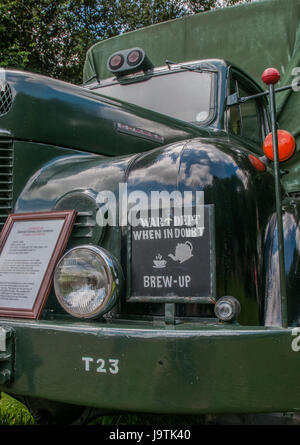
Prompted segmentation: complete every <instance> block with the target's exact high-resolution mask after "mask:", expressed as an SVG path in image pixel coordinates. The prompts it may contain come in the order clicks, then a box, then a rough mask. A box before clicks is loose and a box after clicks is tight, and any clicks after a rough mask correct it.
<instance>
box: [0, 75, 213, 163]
mask: <svg viewBox="0 0 300 445" xmlns="http://www.w3.org/2000/svg"><path fill="white" fill-rule="evenodd" d="M5 76H6V80H7V82H9V83H10V84H11V86H12V88H13V91H14V101H13V105H12V108H11V110H10V111H9V113H7V114H5V115H3V116H1V127H0V128H1V129H3V130H9V131H10V133H11V135H12V137H13V138H14V139H18V140H25V141H31V140H34V141H36V142H41V143H44V144H48V145H57V146H60V147H66V148H72V149H78V150H83V151H87V152H91V153H96V154H102V155H107V156H115V155H122V154H124V155H125V154H129V153H138V152H142V151H146V150H150V149H152V148H155V147H157V146H160V145H162V143H159V142H157V141H152V140H146V139H143V138H137V137H134V136H132V135H128V134H121V133H119V132H117V131H116V123H118V122H119V123H121V124H124V125H127V124H128V125H133V126H135V127H137V128H142V129H144V130H147V131H150V132H154V133H158V134H159V135H160V136H161V137H162V138H163V140H164V142H163V143H164V144H168V143H171V142H175V141H177V140H182V139H189V138H192V137H196V136H201V135H208V134H209V131H208V130H205V129H201V128H199V127H197V126H196V125H193V124H189V123H187V122H183V121H178V120H177V119H173V118H170V117H168V116H166V115H162V114H159V113H155V112H152V111H150V110H146V109H144V108H141V107H137V106H134V105H131V104H126V103H124V102H121V101H117V100H115V99H113V100H112V99H109V98H107V97H104V96H101V95H99V94H96V93H95V92H92V91H89V90H87V89H85V88H82V87H79V86H75V85H71V84H68V83H65V82H61V81H59V80H55V79H50V78H47V77H45V76H40V75H37V74H34V73H25V72H20V71H12V70H5ZM24 110H26V112H24Z"/></svg>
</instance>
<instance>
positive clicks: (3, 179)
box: [0, 132, 13, 230]
mask: <svg viewBox="0 0 300 445" xmlns="http://www.w3.org/2000/svg"><path fill="white" fill-rule="evenodd" d="M12 191H13V142H12V140H11V139H10V138H7V137H3V135H2V134H1V132H0V230H1V229H2V227H3V225H4V223H5V221H6V218H7V217H8V215H9V214H10V213H11V212H12V204H13V196H12Z"/></svg>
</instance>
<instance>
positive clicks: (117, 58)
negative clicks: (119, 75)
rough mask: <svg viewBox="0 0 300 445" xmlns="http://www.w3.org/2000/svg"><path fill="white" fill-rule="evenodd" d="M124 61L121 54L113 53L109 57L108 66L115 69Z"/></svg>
mask: <svg viewBox="0 0 300 445" xmlns="http://www.w3.org/2000/svg"><path fill="white" fill-rule="evenodd" d="M123 63H124V57H123V55H122V54H114V55H113V56H112V57H111V58H110V59H109V62H108V64H109V66H110V68H111V69H112V70H117V69H118V68H120V67H121V66H122V65H123Z"/></svg>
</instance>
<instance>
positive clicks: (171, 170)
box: [128, 138, 274, 324]
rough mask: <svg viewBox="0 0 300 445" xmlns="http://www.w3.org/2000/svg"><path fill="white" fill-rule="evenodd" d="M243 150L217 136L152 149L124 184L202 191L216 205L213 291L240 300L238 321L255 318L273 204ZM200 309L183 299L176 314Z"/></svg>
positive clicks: (267, 184) (267, 180) (269, 184)
mask: <svg viewBox="0 0 300 445" xmlns="http://www.w3.org/2000/svg"><path fill="white" fill-rule="evenodd" d="M247 155H248V153H247V151H245V150H244V149H243V148H242V147H238V146H235V149H234V150H232V149H231V148H230V145H229V144H228V141H226V140H222V139H221V138H220V139H215V140H214V139H199V140H193V141H190V142H188V141H187V142H186V143H185V144H177V145H175V146H172V147H169V148H167V149H165V150H160V149H157V150H155V151H152V152H150V153H146V154H143V155H140V156H139V158H137V160H136V161H135V163H134V165H133V166H132V168H131V170H130V174H129V178H128V190H129V191H130V190H135V189H142V190H144V191H146V192H147V193H148V194H150V192H151V191H152V190H158V191H162V190H167V191H173V190H174V189H178V190H179V191H181V192H183V191H184V190H193V191H196V190H203V191H204V196H205V204H214V205H215V221H216V227H215V233H216V263H217V264H216V265H217V270H216V276H217V283H216V284H217V296H218V297H221V296H224V295H233V296H235V297H236V298H237V299H238V300H239V301H240V302H241V306H242V313H241V317H240V321H241V322H242V323H247V324H259V323H260V322H262V320H263V314H262V308H263V293H264V275H263V255H264V237H265V232H266V227H267V224H268V221H269V218H270V215H271V214H272V212H273V209H274V195H273V178H272V176H271V175H270V174H269V173H264V174H262V173H258V172H257V171H255V170H254V169H253V167H252V166H251V164H250V162H249V159H248V156H247ZM162 309H163V308H161V310H162ZM203 309H204V308H201V305H200V306H199V305H187V306H185V311H182V309H181V314H182V315H194V316H196V315H199V314H200V313H201V310H203ZM204 311H205V313H206V314H208V313H209V310H208V309H207V308H205V309H204Z"/></svg>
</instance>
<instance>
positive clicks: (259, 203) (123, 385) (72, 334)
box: [0, 0, 300, 413]
mask: <svg viewBox="0 0 300 445" xmlns="http://www.w3.org/2000/svg"><path fill="white" fill-rule="evenodd" d="M288 2H289V4H290V5H291V6H292V12H289V13H288V12H287V10H288V8H286V7H283V6H282V5H281V4H280V3H279V1H278V0H272V2H270V1H267V2H260V3H259V4H257V5H245V6H243V7H237V8H230V9H228V10H224V11H215V12H212V13H209V14H203V15H201V16H195V17H190V18H185V19H182V20H176V21H172V22H169V23H166V24H162V25H158V26H154V27H150V28H148V29H145V30H141V31H136V32H134V33H130V34H125V35H124V36H123V37H120V38H115V39H110V40H109V41H107V42H104V43H100V44H99V45H98V44H97V45H96V46H95V47H93V48H92V49H91V50H90V51H89V53H88V55H87V65H86V68H85V75H86V76H87V75H89V72H88V70H89V69H91V70H93V69H95V70H96V71H97V75H99V76H100V77H101V75H102V74H101V73H102V66H103V60H104V59H105V57H106V56H105V54H106V53H105V51H106V52H107V54H108V55H109V54H110V52H113V50H115V49H121V48H126V47H129V46H142V47H143V48H144V49H146V52H147V53H148V54H149V56H150V58H152V54H151V51H150V50H151V49H153V54H154V60H153V61H154V62H155V64H156V65H159V64H162V63H163V62H164V60H163V58H165V57H168V58H170V59H175V60H176V61H183V60H188V59H190V60H191V59H203V58H204V57H210V58H211V57H216V56H218V55H219V54H220V55H221V54H222V58H223V57H227V56H230V55H231V54H232V55H234V59H232V60H233V61H234V62H235V61H236V62H237V64H238V65H242V67H243V68H244V69H245V70H247V71H248V72H250V74H253V73H254V71H253V70H256V71H255V72H256V74H257V73H259V75H260V74H261V72H262V71H263V70H264V68H266V66H267V65H269V62H270V63H271V61H272V60H274V58H273V56H274V54H275V52H277V53H278V60H280V61H281V65H282V66H283V67H287V66H288V67H289V68H288V69H287V68H286V69H287V72H289V75H290V72H291V67H292V63H294V61H295V58H293V57H290V56H291V54H285V53H284V51H282V47H281V46H280V47H278V45H277V44H276V45H275V46H276V48H274V51H275V52H274V51H273V52H272V54H271V56H272V57H271V56H270V57H269V56H268V57H267V54H269V53H268V51H266V52H265V53H264V52H263V51H260V53H259V54H260V56H259V58H258V60H257V61H256V60H255V63H254V62H253V59H251V57H248V56H249V54H251V53H252V51H254V52H255V54H256V56H257V54H258V50H257V44H258V43H257V42H259V39H258V36H259V35H260V34H259V33H258V30H257V29H256V27H258V29H261V30H262V24H264V22H265V16H266V10H267V9H266V8H269V7H270V5H271V4H272V5H273V6H274V11H275V12H272V14H273V13H274V14H275V13H276V14H279V13H280V12H282V13H284V15H283V18H282V17H281V18H280V19H278V18H277V15H276V16H275V21H276V26H277V25H278V32H279V31H282V35H283V36H284V38H283V41H284V43H285V44H286V43H290V44H291V46H290V48H292V49H291V51H294V48H295V47H296V46H295V45H296V41H297V38H296V31H295V30H296V28H297V26H298V22H297V23H296V18H297V17H298V12H299V5H300V1H299V0H288ZM257 13H259V14H257ZM255 14H257V17H256V15H255ZM289 14H290V15H289ZM253 15H255V17H256V19H257V22H255V24H254V23H253V21H252V22H251V20H252V19H253ZM288 16H289V17H290V18H291V25H290V27H287V17H288ZM245 17H246V22H247V23H248V25H247V26H246V24H245ZM272 17H273V15H272ZM279 17H280V14H279ZM248 20H249V22H248ZM233 22H234V23H235V28H234V29H232V33H230V35H229V34H228V32H226V36H227V37H228V38H227V39H224V38H223V36H224V35H225V30H227V31H228V29H229V25H231V26H232V23H233ZM250 22H251V26H250V25H249V23H250ZM199 24H200V25H201V27H199ZM273 24H274V20H273ZM272 26H273V25H272ZM212 27H213V29H214V30H215V29H216V27H217V30H218V32H215V33H211V32H210V30H211V29H212ZM243 27H244V40H242V39H239V42H241V44H240V45H236V41H237V40H238V39H237V35H238V33H239V32H240V31H241V29H242V28H243ZM223 31H224V33H223ZM256 31H257V32H256ZM284 31H287V33H286V34H284ZM260 32H261V31H260ZM175 35H176V42H177V46H175V45H174V41H175V39H174V36H175ZM220 35H222V41H221V40H220ZM164 36H165V38H163V37H164ZM250 36H251V37H253V36H255V41H254V39H253V38H252V39H250ZM272 41H273V40H272V36H271V35H269V34H268V35H267V40H264V42H265V45H266V47H267V48H269V47H270V46H271V43H272ZM130 42H131V43H130ZM143 42H144V43H145V45H144V43H143ZM207 42H210V44H207ZM129 43H130V45H129ZM259 44H260V43H259ZM114 45H116V46H117V47H116V48H115V47H114ZM293 45H294V46H293ZM245 47H247V51H245ZM227 50H228V51H227ZM163 52H164V55H163V56H162V54H163ZM245 55H247V57H248V59H249V60H248V59H247V61H246V60H245ZM100 56H101V57H102V59H101V60H100V59H97V58H98V57H100ZM263 56H265V59H264V57H263ZM228 58H231V57H228ZM290 59H291V60H293V62H291V64H289V60H290ZM210 62H211V63H212V64H213V65H214V67H215V68H216V71H217V73H218V75H217V76H216V77H217V82H216V84H215V92H218V95H216V104H215V118H214V121H213V122H211V124H210V125H211V126H210V127H209V128H201V127H200V126H196V125H195V124H192V123H187V122H183V121H180V120H177V119H172V118H170V117H169V116H167V115H162V114H159V113H154V112H151V111H149V110H147V109H144V108H140V107H137V106H134V105H132V104H128V103H125V102H121V101H119V100H115V99H111V98H108V97H104V96H101V94H99V93H101V88H100V89H99V90H98V89H97V91H96V90H88V89H87V88H83V87H79V86H73V85H69V84H66V83H64V82H60V81H57V80H53V79H48V78H46V77H43V76H39V75H36V74H31V73H22V72H17V71H13V70H6V71H5V77H6V80H7V81H8V82H9V83H10V85H11V87H12V91H13V99H14V100H13V104H12V107H11V109H10V111H9V112H8V113H7V114H5V115H3V116H1V117H0V128H1V130H0V133H1V134H4V135H6V136H5V137H8V136H9V139H10V140H11V144H12V147H13V153H14V158H13V159H14V162H13V173H14V184H13V203H14V209H13V210H14V211H15V212H17V213H19V212H35V211H43V210H54V209H57V208H60V209H63V208H73V209H75V210H76V211H78V212H79V213H78V219H77V222H76V224H77V226H75V227H74V229H73V232H72V234H71V237H70V239H69V243H68V247H67V248H68V249H69V248H71V247H74V246H77V245H81V244H95V245H99V246H101V247H103V248H105V249H107V250H108V251H109V252H111V253H112V254H113V255H114V256H115V257H116V258H117V259H118V260H119V261H120V263H121V264H122V267H123V269H124V275H125V276H127V277H128V276H130V274H129V272H130V267H131V261H132V257H131V252H130V236H128V232H129V231H128V228H127V227H118V226H117V227H109V228H106V229H103V232H101V231H99V230H98V229H97V228H96V229H95V228H93V227H94V226H93V223H95V214H96V211H97V203H96V197H97V195H98V193H101V192H102V191H105V190H109V191H112V192H114V193H115V195H116V197H117V199H118V198H119V190H118V187H119V184H120V183H126V184H127V186H128V192H129V193H130V191H135V190H137V189H138V190H141V191H143V192H145V194H146V195H147V196H149V195H150V193H151V191H153V190H156V191H171V192H172V191H174V190H179V191H184V190H192V191H196V190H201V191H204V194H205V204H208V205H212V206H214V219H212V218H211V220H210V224H212V225H213V226H214V230H212V233H213V236H214V240H213V241H214V245H215V250H214V255H213V256H214V258H213V262H214V267H213V269H214V273H215V277H216V280H215V281H216V282H215V283H214V292H213V294H214V296H215V297H216V298H219V297H221V296H225V295H232V296H234V297H236V298H237V299H238V300H239V302H240V303H241V307H242V311H241V315H240V317H239V320H238V321H239V323H240V324H227V325H226V324H219V323H217V322H216V320H215V318H214V313H213V306H212V305H208V304H205V305H204V304H203V305H202V304H190V303H189V304H181V303H178V304H177V303H176V304H175V303H174V304H173V303H172V304H169V303H167V304H164V303H165V301H164V300H163V301H162V302H160V303H155V304H154V303H152V302H144V301H143V302H142V303H140V302H139V303H136V302H135V303H130V302H128V301H126V295H125V292H124V295H122V296H121V299H120V302H119V303H118V304H117V305H116V306H115V307H114V308H113V310H112V311H110V313H109V314H108V316H107V318H106V319H100V320H95V321H75V320H74V319H72V318H71V317H69V316H68V315H67V314H66V313H65V312H64V311H63V309H62V308H61V307H60V306H59V304H58V302H57V300H56V297H55V295H54V292H53V290H52V291H51V292H50V295H49V298H48V301H47V304H46V307H45V310H44V312H43V314H42V317H41V320H31V321H30V320H18V319H4V318H1V319H0V327H4V328H5V329H12V330H13V331H14V332H15V335H13V336H12V339H11V340H12V341H11V342H10V343H9V344H8V346H6V342H5V349H6V348H10V351H11V352H12V354H13V353H14V351H15V356H14V358H13V360H10V362H9V365H10V367H11V369H10V372H11V375H12V376H13V378H12V379H11V381H10V382H8V381H6V382H4V380H3V379H2V383H1V384H0V390H3V391H5V392H8V393H11V394H15V395H20V396H29V397H36V398H41V399H47V400H52V401H57V402H64V403H69V404H75V405H82V406H91V407H97V408H101V409H104V410H108V411H109V410H114V411H115V410H119V411H144V412H146V411H147V412H156V413H218V412H219V413H229V412H233V413H236V412H239V413H248V412H253V413H254V412H276V411H300V398H299V395H300V383H299V381H298V380H299V379H298V370H299V360H300V357H299V354H300V352H298V349H300V348H299V346H298V343H299V344H300V338H299V332H298V330H297V329H296V330H295V331H293V330H292V328H287V329H281V328H280V327H279V326H280V316H281V313H280V295H281V294H280V286H279V285H280V282H279V276H278V269H277V266H278V263H277V255H278V243H277V230H278V227H277V226H276V218H275V204H276V199H275V193H274V185H273V179H274V178H273V174H272V171H271V170H270V169H268V171H267V172H265V173H262V172H258V171H256V170H255V169H254V168H253V166H252V165H251V163H250V161H249V158H248V155H249V154H250V153H252V154H253V153H255V152H258V151H259V147H258V145H257V144H256V145H255V144H253V143H251V142H249V141H248V142H247V141H246V140H243V139H242V138H241V137H238V136H234V135H231V134H230V132H227V115H226V104H227V95H228V90H229V88H228V74H229V72H230V69H229V68H230V65H228V64H227V63H226V62H224V60H216V59H211V60H210ZM240 62H241V63H240ZM256 62H257V63H256ZM254 65H255V66H254ZM249 67H250V68H251V69H248V68H249ZM234 69H235V72H236V73H238V74H239V76H241V77H242V78H243V80H244V82H246V83H249V85H251V90H253V91H255V92H256V93H258V94H260V93H261V91H262V90H261V89H259V88H258V87H256V86H255V83H254V82H253V81H251V79H250V78H249V77H248V76H247V75H246V74H243V73H242V72H240V71H238V70H237V69H236V68H234ZM288 70H289V71H288ZM92 72H93V71H92ZM103 76H104V77H105V76H106V74H105V72H104V71H103ZM256 77H257V76H256ZM100 86H101V85H100ZM281 94H287V93H286V92H283V93H281ZM295 96H296V94H295V95H294V96H293V98H294V97H295ZM286 97H287V96H286ZM292 100H294V99H292ZM291 103H292V102H290V99H289V98H288V99H287V103H286V107H285V108H284V109H283V114H282V116H285V115H286V114H285V111H284V110H288V109H289V108H288V107H289V106H290V104H291ZM297 106H298V105H296V107H297ZM293 107H294V105H293ZM118 123H120V124H122V125H123V126H124V125H125V126H126V125H130V126H132V127H134V128H137V129H143V130H146V131H148V132H150V133H154V134H156V135H159V136H160V137H161V139H160V140H161V142H159V138H158V139H157V140H155V141H154V140H150V139H143V138H141V137H137V136H134V135H132V134H128V133H127V134H126V133H124V132H119V131H118V127H117V124H118ZM293 125H294V124H293ZM129 133H130V132H129ZM296 157H297V155H296ZM293 174H294V173H293V172H292V174H291V176H290V178H294V176H293ZM286 176H289V175H286ZM290 184H292V181H291V182H290ZM284 204H285V208H284V214H283V229H284V240H283V241H284V248H285V268H286V277H285V278H286V281H287V307H286V314H287V316H286V318H285V319H284V325H289V326H298V324H299V313H300V303H299V299H298V298H297V295H299V292H300V280H299V278H298V277H299V276H300V261H299V248H298V242H297V240H298V235H297V234H298V227H299V219H300V205H299V202H298V201H297V200H291V199H287V200H285V203H284ZM89 210H90V215H89V219H88V218H86V219H85V217H86V216H85V214H86V213H88V211H89ZM90 223H91V224H90ZM100 232H101V233H100ZM126 268H127V270H126ZM199 273H201V271H200V270H199ZM131 285H132V283H130V280H129V279H127V282H126V286H127V294H128V295H129V294H130V292H131V290H132V289H131ZM178 301H181V300H178ZM264 324H266V325H273V326H276V327H272V328H271V327H266V326H264ZM0 344H2V345H3V344H4V343H3V341H2V343H0ZM2 349H4V347H2ZM2 352H3V353H5V354H6V351H1V353H2ZM1 366H2V365H1V364H0V371H1V370H2V368H3V367H1ZM5 370H6V367H5V369H4V371H5ZM5 372H6V371H5ZM4 377H5V380H6V374H5V376H4Z"/></svg>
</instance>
